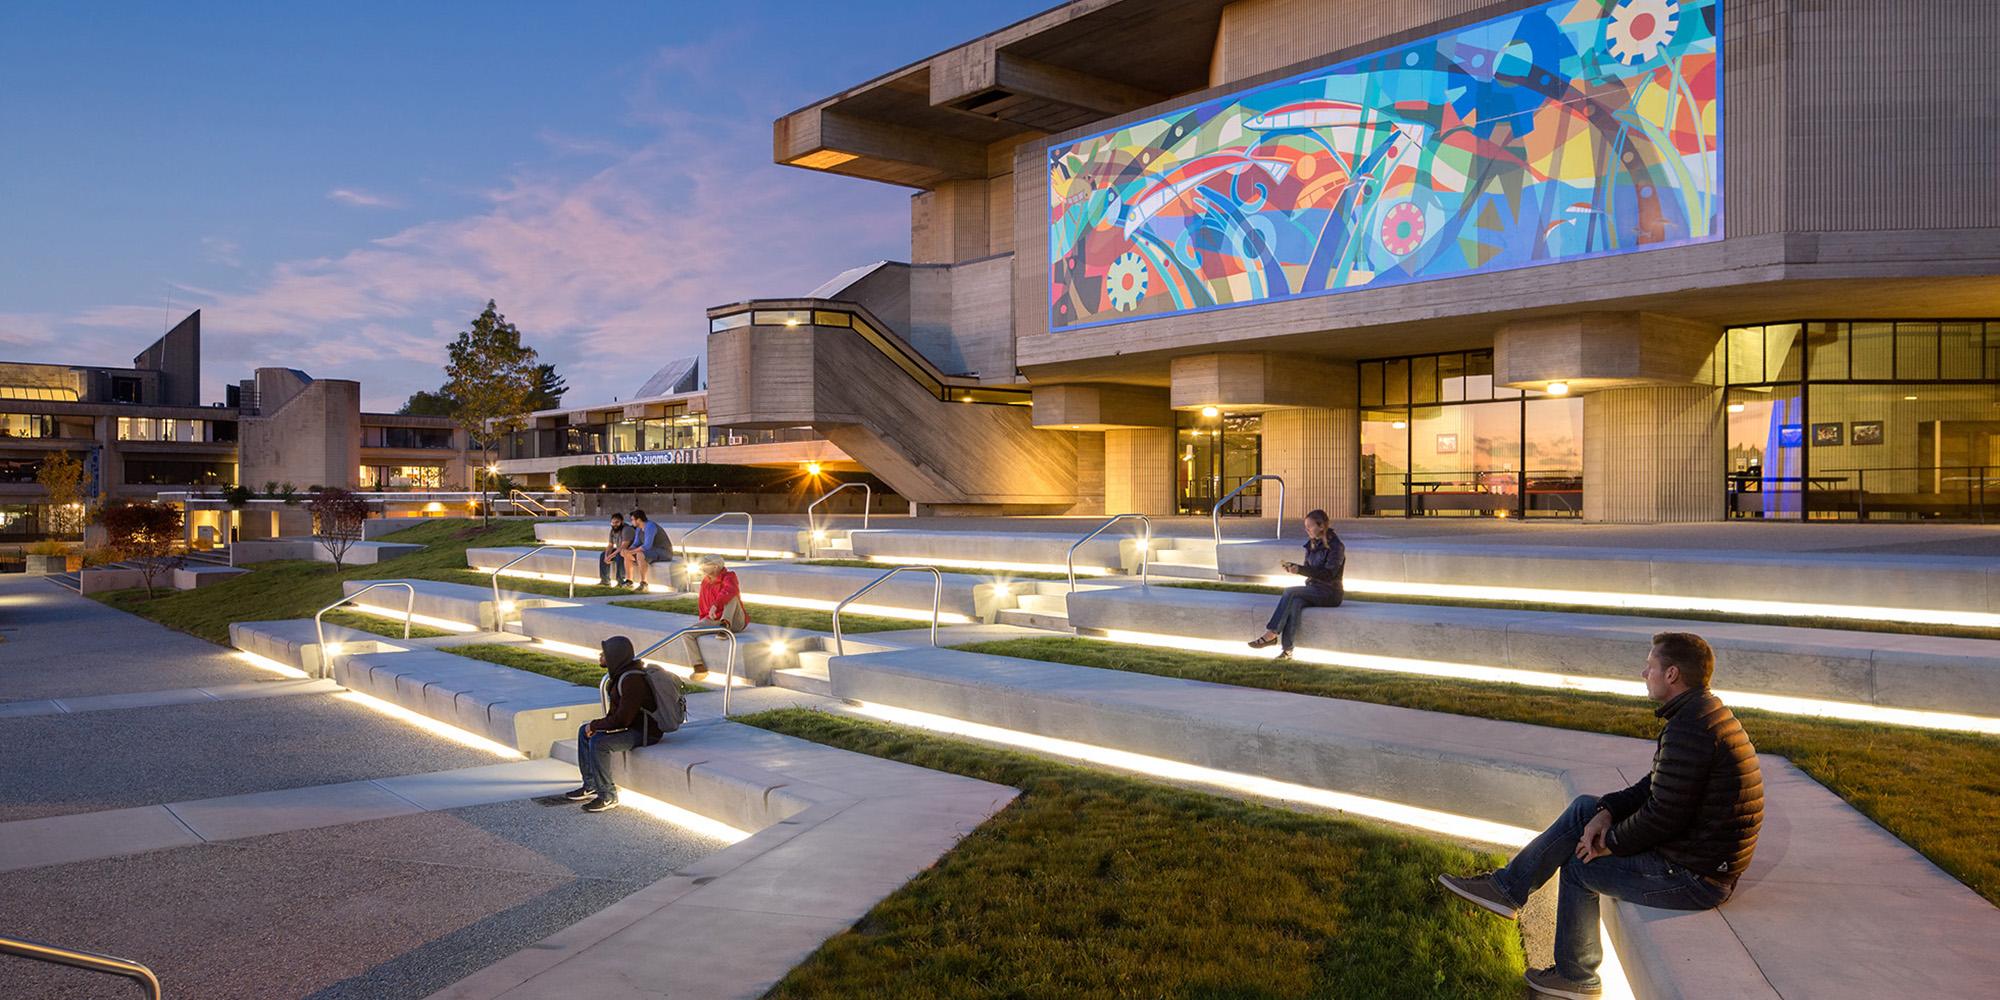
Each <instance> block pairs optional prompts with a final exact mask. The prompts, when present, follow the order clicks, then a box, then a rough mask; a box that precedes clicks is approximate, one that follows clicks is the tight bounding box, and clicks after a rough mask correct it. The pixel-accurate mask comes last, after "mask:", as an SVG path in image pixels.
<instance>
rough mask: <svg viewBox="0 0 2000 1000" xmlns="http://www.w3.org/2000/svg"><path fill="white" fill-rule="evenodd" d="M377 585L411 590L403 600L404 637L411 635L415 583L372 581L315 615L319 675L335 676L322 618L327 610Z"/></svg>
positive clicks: (314, 626)
mask: <svg viewBox="0 0 2000 1000" xmlns="http://www.w3.org/2000/svg"><path fill="white" fill-rule="evenodd" d="M377 587H401V588H403V589H404V590H406V591H408V592H409V595H410V596H409V597H407V598H406V599H404V602H403V638H404V639H406V640H407V639H408V638H409V637H410V622H411V620H412V619H414V618H416V614H417V588H416V587H415V586H414V585H412V584H408V583H405V582H403V581H401V580H382V581H378V582H376V583H371V584H369V585H368V586H366V587H363V588H361V589H360V590H357V591H355V592H354V593H352V594H349V595H347V596H346V597H343V598H341V599H340V600H338V601H335V602H333V603H332V604H329V605H327V606H326V607H323V608H321V609H319V613H318V614H315V615H313V633H314V634H315V635H317V636H318V637H319V675H320V676H321V677H331V676H333V657H332V656H330V655H328V653H327V651H326V622H325V621H323V620H322V619H324V618H325V617H326V613H327V612H329V611H332V610H333V609H335V608H337V607H340V606H341V605H343V604H347V603H350V602H352V601H353V600H354V599H355V598H357V597H360V596H361V595H362V594H365V593H367V592H369V591H371V590H374V589H375V588H377Z"/></svg>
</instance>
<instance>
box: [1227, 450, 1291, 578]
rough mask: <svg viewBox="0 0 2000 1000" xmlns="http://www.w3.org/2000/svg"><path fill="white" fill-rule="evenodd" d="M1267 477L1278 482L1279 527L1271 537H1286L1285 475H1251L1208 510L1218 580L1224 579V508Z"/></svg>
mask: <svg viewBox="0 0 2000 1000" xmlns="http://www.w3.org/2000/svg"><path fill="white" fill-rule="evenodd" d="M1266 479H1270V480H1274V481H1276V482H1277V484H1278V518H1277V521H1278V527H1277V530H1275V531H1273V532H1272V533H1271V537H1272V538H1283V537H1285V477H1283V476H1275V475H1271V474H1269V473H1266V474H1264V475H1261V476H1251V477H1250V478H1248V479H1245V480H1244V481H1242V482H1240V483H1238V484H1236V488H1235V489H1233V490H1230V491H1229V495H1228V496H1225V497H1223V498H1222V499H1221V500H1218V501H1216V503H1215V509H1214V510H1211V511H1209V512H1208V519H1209V521H1210V522H1211V524H1212V525H1213V526H1214V528H1215V548H1216V553H1215V578H1216V579H1218V580H1220V579H1222V508H1224V507H1227V506H1229V501H1231V500H1234V499H1236V497H1237V495H1238V494H1240V493H1242V492H1243V491H1244V490H1247V489H1249V488H1250V484H1251V483H1260V482H1263V481H1264V480H1266Z"/></svg>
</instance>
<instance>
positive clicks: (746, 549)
mask: <svg viewBox="0 0 2000 1000" xmlns="http://www.w3.org/2000/svg"><path fill="white" fill-rule="evenodd" d="M725 517H740V518H742V519H743V558H745V559H748V558H750V548H751V541H752V538H753V536H755V535H756V533H757V519H756V518H754V517H751V516H750V512H749V511H746V510H725V511H723V512H722V513H720V514H717V515H715V516H714V517H711V518H709V519H708V520H706V521H703V522H701V523H700V524H697V525H695V526H694V527H692V528H689V529H688V530H686V531H683V532H681V547H682V548H686V547H687V540H688V539H689V538H692V537H694V533H695V532H697V531H700V530H701V529H703V528H706V527H708V526H709V525H711V524H714V523H715V522H717V521H720V520H722V519H723V518H725ZM660 530H661V531H665V530H666V529H665V528H661V529H660Z"/></svg>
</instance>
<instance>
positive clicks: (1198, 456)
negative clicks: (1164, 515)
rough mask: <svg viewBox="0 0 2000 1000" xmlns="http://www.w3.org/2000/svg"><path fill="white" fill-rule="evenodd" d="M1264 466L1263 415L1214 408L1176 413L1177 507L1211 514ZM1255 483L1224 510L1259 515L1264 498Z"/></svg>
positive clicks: (1182, 510) (1262, 508) (1175, 491)
mask: <svg viewBox="0 0 2000 1000" xmlns="http://www.w3.org/2000/svg"><path fill="white" fill-rule="evenodd" d="M1263 468H1264V418H1263V417H1261V416H1259V415H1257V414H1255V413H1226V412H1223V411H1221V410H1218V409H1216V408H1215V407H1209V408H1207V409H1204V410H1198V411H1181V412H1178V413H1176V414H1175V415H1174V511H1175V513H1179V514H1207V513H1209V512H1210V511H1213V510H1214V509H1215V503H1216V501H1217V500H1220V499H1222V498H1223V497H1225V496H1228V495H1229V491H1230V490H1233V489H1235V488H1236V487H1238V486H1241V485H1243V481H1244V480H1246V479H1249V478H1250V477H1252V476H1255V475H1257V474H1259V473H1260V472H1262V471H1263ZM1260 487H1261V484H1259V486H1253V487H1251V488H1250V490H1248V491H1246V492H1245V493H1244V495H1243V496H1241V497H1238V498H1237V499H1236V502H1235V503H1232V504H1230V505H1229V509H1228V510H1226V511H1224V512H1223V513H1225V514H1237V515H1242V516H1245V517H1261V516H1263V513H1264V502H1263V498H1262V497H1261V496H1255V495H1253V494H1255V493H1256V492H1257V491H1258V489H1259V488H1260Z"/></svg>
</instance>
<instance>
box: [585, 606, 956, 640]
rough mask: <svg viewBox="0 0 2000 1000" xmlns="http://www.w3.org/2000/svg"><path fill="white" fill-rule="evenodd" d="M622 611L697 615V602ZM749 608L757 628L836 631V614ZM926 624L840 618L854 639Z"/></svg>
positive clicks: (864, 617)
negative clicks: (859, 633) (864, 633)
mask: <svg viewBox="0 0 2000 1000" xmlns="http://www.w3.org/2000/svg"><path fill="white" fill-rule="evenodd" d="M611 603H613V604H615V605H617V606H619V607H621V608H639V609H641V610H645V611H668V612H672V613H674V614H677V615H692V614H694V613H695V599H694V598H692V597H666V598H657V599H654V600H650V601H640V600H635V601H612V602H611ZM745 606H746V607H747V608H748V609H749V611H750V621H751V623H752V624H755V625H770V626H773V627H775V628H795V629H804V630H809V631H813V632H831V631H833V612H831V611H815V610H813V609H811V608H782V607H774V606H771V605H765V604H751V603H748V602H746V603H745ZM925 624H926V623H924V622H920V621H916V620H914V619H904V618H882V617H879V616H877V615H857V614H854V613H853V612H848V613H846V614H843V615H841V616H840V631H841V632H842V633H845V634H848V635H853V634H855V633H857V632H896V631H901V630H904V629H913V628H923V627H925Z"/></svg>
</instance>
